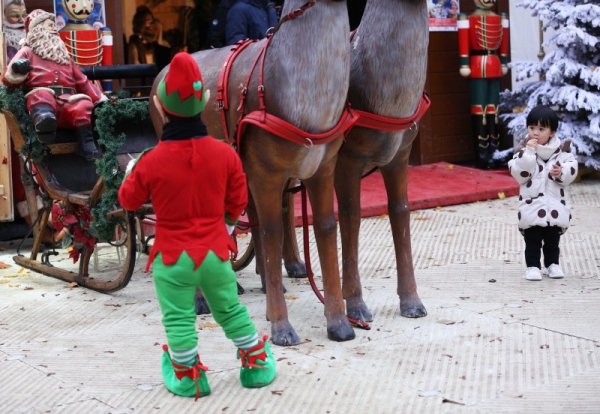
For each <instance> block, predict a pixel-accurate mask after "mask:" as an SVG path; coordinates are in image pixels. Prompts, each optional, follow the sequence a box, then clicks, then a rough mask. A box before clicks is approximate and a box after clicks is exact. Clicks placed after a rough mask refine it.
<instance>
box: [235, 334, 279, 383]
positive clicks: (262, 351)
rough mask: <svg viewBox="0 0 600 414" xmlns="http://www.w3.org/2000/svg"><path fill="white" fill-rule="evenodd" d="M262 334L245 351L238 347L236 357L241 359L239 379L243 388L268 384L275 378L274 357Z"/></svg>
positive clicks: (265, 337)
mask: <svg viewBox="0 0 600 414" xmlns="http://www.w3.org/2000/svg"><path fill="white" fill-rule="evenodd" d="M267 339H268V337H267V336H264V337H263V340H262V341H260V342H259V343H258V345H256V346H254V347H252V348H250V349H249V350H247V351H244V350H243V349H238V358H239V359H240V360H241V361H242V368H241V370H240V381H241V383H242V386H243V387H245V388H260V387H264V386H265V385H269V384H270V383H272V382H273V380H274V379H275V376H276V375H277V370H276V368H275V358H273V354H272V353H271V344H269V342H267Z"/></svg>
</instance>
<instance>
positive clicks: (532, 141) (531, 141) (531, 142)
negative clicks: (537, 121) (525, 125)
mask: <svg viewBox="0 0 600 414" xmlns="http://www.w3.org/2000/svg"><path fill="white" fill-rule="evenodd" d="M537 146H538V140H537V138H529V139H528V140H527V147H528V148H532V149H535V147H537Z"/></svg>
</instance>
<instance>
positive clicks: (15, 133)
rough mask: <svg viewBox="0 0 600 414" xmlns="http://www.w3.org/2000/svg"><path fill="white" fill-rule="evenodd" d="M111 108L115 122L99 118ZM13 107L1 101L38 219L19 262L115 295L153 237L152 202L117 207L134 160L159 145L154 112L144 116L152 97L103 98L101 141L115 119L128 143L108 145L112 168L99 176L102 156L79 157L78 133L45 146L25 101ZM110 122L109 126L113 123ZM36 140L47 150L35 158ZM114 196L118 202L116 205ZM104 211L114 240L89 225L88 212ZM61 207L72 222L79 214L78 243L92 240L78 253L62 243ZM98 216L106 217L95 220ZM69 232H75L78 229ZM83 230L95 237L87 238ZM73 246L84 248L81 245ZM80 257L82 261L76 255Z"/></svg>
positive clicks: (116, 130) (116, 131) (116, 133)
mask: <svg viewBox="0 0 600 414" xmlns="http://www.w3.org/2000/svg"><path fill="white" fill-rule="evenodd" d="M107 105H108V107H106V106H107ZM132 105H133V108H134V109H135V110H133V111H131V113H130V114H129V117H128V116H123V114H124V112H125V111H123V110H122V107H123V106H125V107H127V108H128V109H131V108H132ZM111 106H114V108H112V107H111ZM103 107H104V109H107V110H111V111H112V116H107V117H106V118H107V120H99V117H98V113H102V110H103ZM11 109H12V108H10V107H9V106H8V105H2V106H0V112H2V114H3V115H4V117H5V119H6V123H7V126H8V129H9V131H10V135H11V139H12V143H13V145H14V148H15V149H16V150H17V151H18V152H19V153H20V154H21V157H20V159H19V162H20V165H21V173H22V177H23V185H24V187H25V194H26V199H27V205H28V207H29V212H30V218H31V222H32V223H33V224H32V229H31V231H32V232H33V245H32V247H31V253H30V254H29V255H28V256H24V255H21V254H20V253H19V252H18V254H17V255H16V256H14V258H13V259H14V261H15V262H16V263H17V264H19V265H20V266H22V267H24V268H27V269H30V270H33V271H35V272H38V273H42V274H44V275H47V276H51V277H55V278H58V279H62V280H65V281H67V282H74V283H77V284H78V285H80V286H84V287H87V288H90V289H93V290H96V291H100V292H112V291H116V290H119V289H122V288H123V287H125V286H126V285H127V284H128V282H129V280H130V279H131V276H132V274H133V270H134V265H135V259H136V253H137V251H138V250H141V251H142V252H143V251H144V250H147V241H148V237H147V236H146V235H145V234H144V226H143V225H142V223H143V222H144V220H145V217H146V215H148V214H150V213H151V212H152V211H151V208H150V207H145V208H142V209H140V210H139V211H137V212H135V213H132V212H126V211H124V210H123V209H121V208H120V207H119V206H118V205H117V204H116V190H117V189H118V184H119V183H120V180H121V179H122V177H123V173H124V170H125V167H126V165H127V163H128V162H129V160H130V159H131V158H135V157H137V156H138V155H139V153H141V152H142V151H143V150H145V149H147V148H149V147H152V146H154V145H156V142H157V139H156V135H155V132H154V129H153V128H152V124H151V123H150V122H149V119H148V118H147V116H146V119H144V117H143V116H140V113H141V111H145V112H146V114H147V100H145V101H144V100H141V101H140V100H139V99H112V100H109V101H105V102H103V103H100V104H99V105H97V106H96V108H95V109H94V114H93V119H92V127H93V130H94V137H95V139H96V141H97V142H100V143H101V139H99V138H100V137H99V134H102V133H106V132H107V130H109V131H110V130H111V128H110V125H111V123H112V127H113V128H112V129H113V130H112V131H110V132H109V136H111V137H119V141H120V144H118V145H115V146H113V147H111V148H110V151H107V149H106V148H104V155H103V157H102V158H101V159H100V160H99V162H100V163H102V162H104V163H105V164H104V167H105V169H107V168H109V169H110V170H111V174H108V175H106V174H103V175H101V174H99V173H98V172H97V170H96V168H97V167H96V163H95V162H94V161H87V160H85V159H84V158H83V157H81V156H79V155H78V154H77V149H78V143H77V140H76V137H75V136H74V134H71V132H72V131H67V130H58V131H57V134H56V139H55V141H54V142H53V143H50V144H48V145H47V148H46V147H43V146H42V147H40V146H41V144H40V143H39V142H37V138H35V137H34V138H30V137H31V135H32V133H31V131H32V126H31V125H27V123H28V122H30V121H29V120H27V119H25V118H26V117H27V115H26V114H25V111H24V102H23V108H22V110H17V111H13V110H11ZM16 113H17V114H18V115H17V114H16ZM115 113H120V114H121V116H122V117H120V118H119V119H117V120H116V121H115V118H114V114H115ZM23 114H25V116H23ZM100 121H102V122H104V124H103V125H101V126H100V127H99V128H97V126H98V125H96V124H98V122H100ZM106 122H108V124H109V127H108V128H107V126H106ZM27 131H29V133H27ZM36 145H37V148H38V150H39V149H40V148H43V155H41V156H40V155H38V156H32V151H31V148H32V146H36ZM101 147H102V145H101ZM111 165H112V167H111ZM107 177H108V178H107ZM109 181H112V182H109ZM115 186H116V187H115ZM105 197H108V200H107V199H106V198H105ZM111 197H112V199H111ZM40 198H41V199H42V203H41V204H42V207H41V208H39V200H40ZM111 200H114V204H112V203H111V202H110V201H111ZM107 201H108V203H109V204H110V206H111V207H110V208H106V207H105V208H104V209H101V208H100V207H102V203H104V204H106V203H107ZM56 206H58V207H56ZM98 211H101V212H102V214H101V215H102V216H103V217H100V219H101V221H103V222H105V223H107V224H105V225H106V226H109V229H108V230H107V229H106V228H104V232H103V233H107V232H108V233H109V234H110V235H109V236H108V237H104V238H97V236H96V235H94V233H93V232H92V231H89V232H88V230H89V227H86V226H85V225H82V224H81V223H82V221H85V217H88V221H90V219H91V217H92V215H91V212H95V213H96V214H98ZM51 212H52V213H51ZM57 212H59V213H60V215H61V216H60V217H62V219H64V223H66V222H67V219H66V218H67V217H69V218H71V219H72V220H74V219H73V217H75V218H76V219H77V222H78V223H79V224H78V225H79V230H75V234H71V235H70V237H72V238H73V240H74V241H77V237H78V236H80V240H81V238H83V239H85V240H87V242H86V243H83V245H80V246H79V247H75V248H76V249H77V252H76V254H73V252H72V249H73V247H72V248H71V249H65V248H60V247H59V243H60V242H61V234H60V232H59V231H57V229H56V226H54V227H53V226H52V222H53V221H54V222H56V219H57V218H56V217H54V220H53V219H52V218H53V216H54V215H56V213H57ZM84 216H85V217H84ZM98 219H99V217H94V218H93V220H98ZM87 224H88V225H89V224H90V223H89V222H88V223H87ZM65 227H66V226H65ZM90 227H91V226H90ZM69 230H70V232H71V233H72V232H73V227H71V228H69ZM78 231H79V234H78V233H77V232H78ZM82 231H85V232H86V233H87V234H86V235H85V236H82V234H81V232H82ZM73 246H77V243H75V244H74V245H73ZM69 250H70V251H69ZM115 250H116V254H114V251H115ZM111 253H113V254H111ZM75 257H76V259H77V260H73V259H74V258H75ZM75 262H76V263H75Z"/></svg>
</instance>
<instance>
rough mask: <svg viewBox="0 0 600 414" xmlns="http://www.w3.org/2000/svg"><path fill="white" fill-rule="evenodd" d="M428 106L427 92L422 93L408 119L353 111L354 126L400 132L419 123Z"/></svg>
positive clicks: (429, 102) (357, 110)
mask: <svg viewBox="0 0 600 414" xmlns="http://www.w3.org/2000/svg"><path fill="white" fill-rule="evenodd" d="M430 105H431V99H430V98H429V95H427V92H423V95H422V96H421V100H420V101H419V104H418V106H417V109H416V110H415V112H414V113H413V114H412V115H411V116H409V117H408V118H390V117H387V116H382V115H376V114H372V113H370V112H366V111H361V110H359V109H353V111H354V112H356V114H357V115H358V119H357V120H356V123H355V126H360V127H364V128H370V129H376V130H379V131H401V130H403V129H407V128H410V127H411V126H412V125H414V124H416V123H417V122H419V121H420V120H421V118H422V117H423V115H425V112H427V110H428V109H429V106H430Z"/></svg>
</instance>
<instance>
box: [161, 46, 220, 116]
mask: <svg viewBox="0 0 600 414" xmlns="http://www.w3.org/2000/svg"><path fill="white" fill-rule="evenodd" d="M203 87H204V85H203V83H202V75H201V74H200V68H198V64H197V63H196V61H195V60H194V58H193V57H192V56H191V55H190V54H189V53H186V52H179V53H177V54H176V55H175V57H173V60H172V61H171V64H170V66H169V70H168V72H167V75H166V76H165V77H164V79H162V80H161V81H160V82H159V84H158V89H157V91H156V94H157V95H158V99H159V101H160V104H161V106H162V108H163V109H164V111H165V112H166V113H168V114H170V115H173V116H178V117H182V118H189V117H193V116H197V115H198V114H199V113H200V112H202V110H203V109H204V107H205V106H206V102H207V101H208V98H209V97H210V91H204V90H203Z"/></svg>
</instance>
